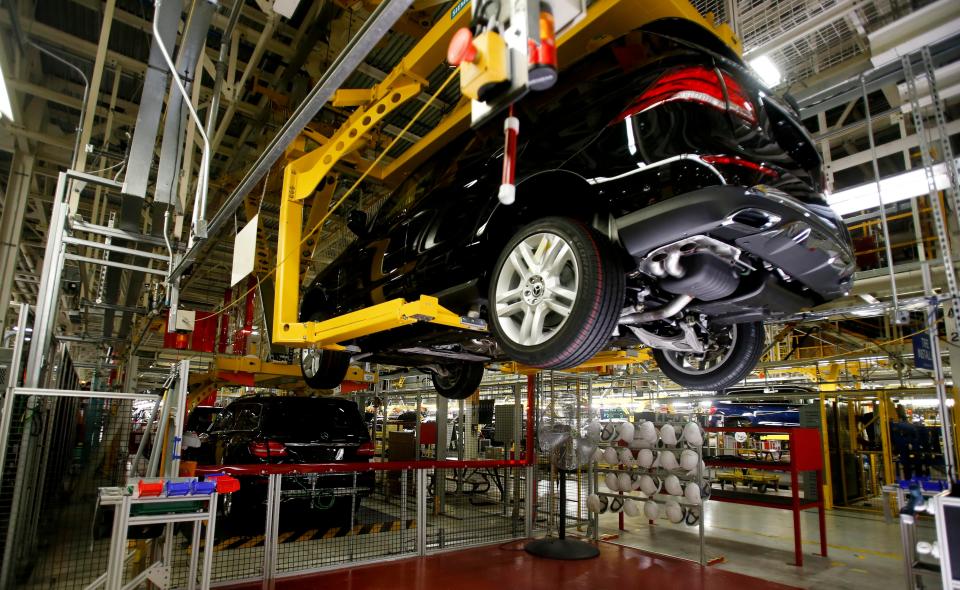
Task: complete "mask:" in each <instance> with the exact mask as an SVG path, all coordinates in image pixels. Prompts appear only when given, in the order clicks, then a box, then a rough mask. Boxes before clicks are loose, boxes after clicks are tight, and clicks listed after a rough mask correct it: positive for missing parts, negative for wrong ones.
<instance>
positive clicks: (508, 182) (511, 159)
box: [497, 105, 520, 205]
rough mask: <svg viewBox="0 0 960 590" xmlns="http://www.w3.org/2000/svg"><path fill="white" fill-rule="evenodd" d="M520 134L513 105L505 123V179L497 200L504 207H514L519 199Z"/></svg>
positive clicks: (503, 178) (501, 183)
mask: <svg viewBox="0 0 960 590" xmlns="http://www.w3.org/2000/svg"><path fill="white" fill-rule="evenodd" d="M519 134H520V120H519V119H517V118H516V117H514V116H513V105H510V114H509V115H508V116H507V118H506V119H504V121H503V135H504V146H503V177H502V178H501V181H500V191H499V192H498V193H497V198H498V199H500V202H501V203H503V204H504V205H512V204H513V201H514V200H516V197H517V186H516V184H515V181H516V175H517V136H518V135H519Z"/></svg>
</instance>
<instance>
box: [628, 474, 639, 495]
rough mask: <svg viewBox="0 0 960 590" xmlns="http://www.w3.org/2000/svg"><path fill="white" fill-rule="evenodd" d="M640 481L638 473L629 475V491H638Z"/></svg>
mask: <svg viewBox="0 0 960 590" xmlns="http://www.w3.org/2000/svg"><path fill="white" fill-rule="evenodd" d="M640 481H641V479H640V474H639V473H631V474H630V490H631V491H636V490H639V489H640Z"/></svg>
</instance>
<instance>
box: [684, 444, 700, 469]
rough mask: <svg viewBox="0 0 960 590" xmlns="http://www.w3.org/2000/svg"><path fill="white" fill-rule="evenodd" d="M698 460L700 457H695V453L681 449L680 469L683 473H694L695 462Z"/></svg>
mask: <svg viewBox="0 0 960 590" xmlns="http://www.w3.org/2000/svg"><path fill="white" fill-rule="evenodd" d="M699 460H700V456H699V455H697V452H696V451H694V450H691V449H683V452H681V453H680V467H681V468H682V469H683V470H684V471H694V470H696V468H697V462H698V461H699Z"/></svg>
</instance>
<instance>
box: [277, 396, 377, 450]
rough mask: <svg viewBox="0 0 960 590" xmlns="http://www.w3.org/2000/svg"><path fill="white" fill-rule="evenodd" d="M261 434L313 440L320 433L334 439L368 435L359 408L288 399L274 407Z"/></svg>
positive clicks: (317, 401)
mask: <svg viewBox="0 0 960 590" xmlns="http://www.w3.org/2000/svg"><path fill="white" fill-rule="evenodd" d="M261 431H262V432H263V434H264V435H266V436H289V437H292V438H295V439H300V440H312V439H313V438H315V437H317V436H319V435H320V433H327V434H328V436H330V437H331V438H335V437H342V436H344V435H347V434H357V433H362V432H365V431H366V427H365V426H364V425H363V419H362V418H361V416H360V412H359V411H357V408H356V406H351V405H348V404H338V403H327V402H325V401H324V400H321V399H316V398H303V399H293V398H289V399H285V400H284V402H283V403H277V404H273V405H271V407H270V408H269V409H268V410H267V412H266V416H265V417H264V420H263V423H262V425H261Z"/></svg>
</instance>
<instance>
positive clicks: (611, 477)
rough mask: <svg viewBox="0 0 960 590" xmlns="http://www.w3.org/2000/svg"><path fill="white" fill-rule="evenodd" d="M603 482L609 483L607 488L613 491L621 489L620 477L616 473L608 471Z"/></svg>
mask: <svg viewBox="0 0 960 590" xmlns="http://www.w3.org/2000/svg"><path fill="white" fill-rule="evenodd" d="M603 482H604V483H605V484H607V489H609V490H610V491H611V492H619V491H620V479H619V478H618V477H617V474H616V473H608V474H607V476H606V477H605V478H604V480H603Z"/></svg>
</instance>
